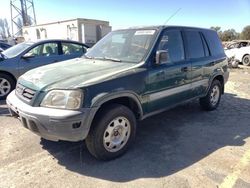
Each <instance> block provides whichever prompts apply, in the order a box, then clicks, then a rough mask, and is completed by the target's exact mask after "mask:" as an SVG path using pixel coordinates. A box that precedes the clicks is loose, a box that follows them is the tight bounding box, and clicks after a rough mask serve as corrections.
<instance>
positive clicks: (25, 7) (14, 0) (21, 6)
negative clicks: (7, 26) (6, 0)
mask: <svg viewBox="0 0 250 188" xmlns="http://www.w3.org/2000/svg"><path fill="white" fill-rule="evenodd" d="M10 12H11V28H12V36H19V35H22V27H23V26H30V25H35V24H36V14H35V7H34V2H33V0H10ZM15 30H16V31H15Z"/></svg>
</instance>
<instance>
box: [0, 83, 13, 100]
mask: <svg viewBox="0 0 250 188" xmlns="http://www.w3.org/2000/svg"><path fill="white" fill-rule="evenodd" d="M10 88H11V85H10V82H9V81H8V80H6V79H5V78H0V97H3V96H5V95H7V94H8V93H9V92H10Z"/></svg>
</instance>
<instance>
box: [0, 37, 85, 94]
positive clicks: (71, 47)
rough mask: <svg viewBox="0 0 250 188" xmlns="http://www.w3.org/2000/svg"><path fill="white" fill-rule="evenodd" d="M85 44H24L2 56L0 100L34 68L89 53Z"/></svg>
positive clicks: (57, 42)
mask: <svg viewBox="0 0 250 188" xmlns="http://www.w3.org/2000/svg"><path fill="white" fill-rule="evenodd" d="M87 48H88V46H86V45H85V44H82V43H79V42H75V41H69V40H41V41H38V42H30V41H29V42H23V43H20V44H17V45H15V46H13V47H11V48H9V49H7V50H5V51H4V52H2V53H1V54H0V99H4V98H5V97H6V96H7V95H8V94H9V93H10V92H11V91H12V90H13V89H14V88H15V85H16V80H17V78H18V77H19V76H20V75H22V74H23V73H25V72H27V71H28V70H31V69H33V68H36V67H39V66H43V65H47V64H51V63H55V62H59V61H63V60H68V59H73V58H76V57H80V56H82V55H83V54H84V53H85V52H86V51H87Z"/></svg>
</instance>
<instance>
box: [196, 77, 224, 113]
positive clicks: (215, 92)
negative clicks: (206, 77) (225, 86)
mask: <svg viewBox="0 0 250 188" xmlns="http://www.w3.org/2000/svg"><path fill="white" fill-rule="evenodd" d="M221 92H222V86H221V83H220V81H219V80H214V81H213V82H212V85H211V87H210V89H209V91H208V93H207V95H206V96H205V97H203V98H200V105H201V107H202V108H203V109H204V110H208V111H211V110H215V109H216V108H217V107H218V105H219V103H220V98H221Z"/></svg>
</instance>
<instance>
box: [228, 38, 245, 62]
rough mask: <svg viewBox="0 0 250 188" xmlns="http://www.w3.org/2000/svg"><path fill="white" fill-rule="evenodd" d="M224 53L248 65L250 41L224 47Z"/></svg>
mask: <svg viewBox="0 0 250 188" xmlns="http://www.w3.org/2000/svg"><path fill="white" fill-rule="evenodd" d="M225 53H226V55H227V57H228V58H234V60H236V61H238V62H241V63H242V64H243V65H246V66H250V42H245V43H244V45H243V43H242V42H238V43H233V44H231V45H229V46H228V47H227V48H225Z"/></svg>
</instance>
